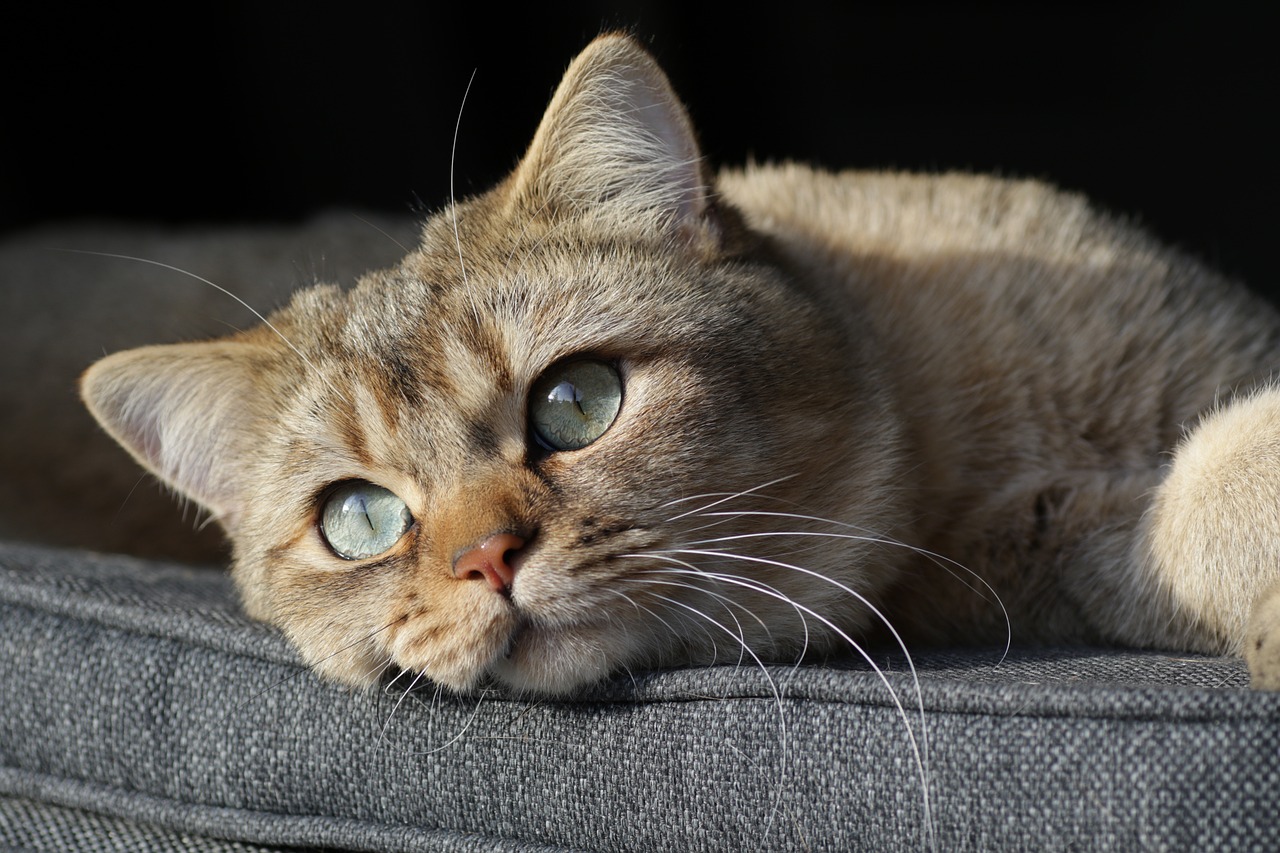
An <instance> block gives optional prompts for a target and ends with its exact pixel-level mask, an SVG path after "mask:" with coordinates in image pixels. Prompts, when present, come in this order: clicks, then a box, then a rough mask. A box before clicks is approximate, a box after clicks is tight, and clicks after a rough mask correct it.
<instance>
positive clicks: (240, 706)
mask: <svg viewBox="0 0 1280 853" xmlns="http://www.w3.org/2000/svg"><path fill="white" fill-rule="evenodd" d="M407 618H408V616H401V617H400V618H398V619H393V620H391V621H390V622H388V623H387V624H385V625H383V626H382V627H381V628H378V629H376V630H374V631H370V632H369V633H368V634H366V635H365V636H363V637H360V638H358V639H355V640H352V641H351V642H350V643H347V644H346V645H345V646H342V647H341V648H339V649H338V650H337V651H335V652H333V653H331V654H328V655H325V656H324V657H322V658H321V659H320V660H318V661H316V662H315V663H309V664H304V665H303V667H302V668H301V669H300V670H298V671H297V672H293V673H290V674H289V675H287V676H285V677H284V678H281V679H280V680H279V681H276V682H275V683H273V684H271V685H269V686H267V687H264V688H263V689H261V690H259V691H258V692H257V693H254V694H253V695H252V696H250V697H249V698H248V699H245V700H244V701H243V702H241V703H240V704H238V705H236V706H234V707H233V708H232V709H231V710H230V711H228V712H227V715H225V716H229V715H230V714H232V713H235V712H237V711H240V710H243V709H244V708H245V707H246V706H248V705H249V704H250V703H251V702H253V701H255V700H257V699H259V698H261V697H263V696H265V695H266V694H268V693H270V692H271V691H272V690H275V689H276V688H277V687H279V686H280V685H282V684H288V683H289V682H290V681H293V680H294V679H295V678H298V677H300V676H301V675H302V674H303V673H306V672H313V671H314V670H315V669H316V667H318V666H320V664H322V663H324V662H325V661H329V660H333V659H334V658H336V657H337V656H338V655H340V654H342V653H344V652H348V651H350V650H351V649H354V648H355V647H356V646H359V645H360V644H361V643H367V642H368V641H369V640H371V639H373V638H374V637H376V636H378V635H379V634H381V633H382V632H383V631H386V630H387V629H389V628H391V627H393V626H394V625H397V624H399V623H401V622H403V621H404V620H405V619H407ZM384 668H385V667H384Z"/></svg>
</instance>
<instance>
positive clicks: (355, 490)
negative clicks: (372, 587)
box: [320, 480, 413, 560]
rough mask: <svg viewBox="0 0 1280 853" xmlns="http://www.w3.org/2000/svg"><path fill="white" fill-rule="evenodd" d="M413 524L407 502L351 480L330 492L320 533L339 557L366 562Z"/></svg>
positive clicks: (374, 487) (372, 486)
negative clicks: (364, 560)
mask: <svg viewBox="0 0 1280 853" xmlns="http://www.w3.org/2000/svg"><path fill="white" fill-rule="evenodd" d="M412 524H413V516H412V515H410V514H409V507H407V506H405V503H404V501H402V500H400V498H398V497H396V496H395V495H394V494H392V493H391V492H389V491H387V490H386V489H384V488H382V487H381V486H375V485H374V484H373V483H366V482H364V481H363V480H352V481H350V482H347V483H343V484H341V485H339V486H338V487H337V488H335V489H333V490H332V491H331V492H329V495H328V497H327V498H325V502H324V507H323V508H322V509H321V511H320V533H321V535H323V536H324V539H325V542H327V543H329V547H330V548H332V549H333V552H334V553H335V554H337V555H338V556H339V557H342V558H344V559H347V560H363V559H366V558H368V557H376V556H378V555H379V554H382V553H384V552H386V551H389V550H390V549H391V546H392V545H394V544H396V543H397V542H399V541H400V537H401V536H403V535H404V532H405V531H406V530H408V529H409V527H410V526H411V525H412Z"/></svg>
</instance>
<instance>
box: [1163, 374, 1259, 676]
mask: <svg viewBox="0 0 1280 853" xmlns="http://www.w3.org/2000/svg"><path fill="white" fill-rule="evenodd" d="M1144 527H1145V531H1144V532H1145V536H1144V537H1143V538H1144V540H1145V543H1144V545H1145V550H1146V552H1147V553H1146V555H1145V557H1146V559H1147V560H1148V561H1149V562H1148V564H1147V566H1146V567H1145V569H1146V571H1147V572H1149V573H1150V578H1151V580H1153V581H1154V582H1155V583H1156V585H1157V586H1158V587H1159V588H1160V589H1161V592H1162V593H1163V594H1167V596H1168V599H1167V603H1168V605H1170V606H1171V618H1172V620H1173V624H1172V625H1171V626H1170V627H1171V628H1172V629H1173V630H1174V631H1175V632H1180V630H1187V631H1189V632H1190V633H1189V635H1188V636H1189V637H1190V638H1192V639H1194V640H1196V641H1197V643H1196V644H1198V645H1201V647H1202V648H1204V649H1205V650H1216V649H1220V650H1222V651H1229V652H1233V653H1237V654H1239V653H1243V654H1244V655H1245V657H1246V659H1247V660H1248V662H1249V669H1250V672H1251V674H1252V676H1253V681H1254V685H1255V686H1258V687H1265V688H1268V689H1276V688H1280V585H1278V584H1280V389H1276V388H1266V389H1263V390H1259V391H1257V392H1254V393H1252V394H1250V395H1248V396H1243V397H1240V398H1237V399H1236V400H1234V401H1233V402H1231V403H1230V404H1227V405H1225V406H1223V407H1222V408H1220V409H1218V410H1216V411H1214V412H1213V413H1211V414H1209V415H1207V416H1206V417H1205V418H1204V419H1203V420H1202V421H1201V423H1200V424H1199V425H1197V426H1196V428H1195V429H1194V430H1193V431H1192V432H1191V433H1190V434H1189V435H1188V436H1187V438H1186V440H1185V441H1184V442H1183V443H1182V444H1181V445H1180V446H1179V447H1178V449H1177V451H1176V453H1175V455H1174V460H1173V465H1172V467H1171V469H1170V470H1169V472H1168V474H1167V476H1166V477H1165V479H1164V481H1163V482H1162V483H1161V485H1160V487H1159V488H1158V490H1157V492H1156V495H1155V500H1154V503H1153V505H1152V508H1151V513H1150V515H1149V516H1148V518H1147V519H1146V520H1145V524H1144ZM1162 597H1163V596H1162Z"/></svg>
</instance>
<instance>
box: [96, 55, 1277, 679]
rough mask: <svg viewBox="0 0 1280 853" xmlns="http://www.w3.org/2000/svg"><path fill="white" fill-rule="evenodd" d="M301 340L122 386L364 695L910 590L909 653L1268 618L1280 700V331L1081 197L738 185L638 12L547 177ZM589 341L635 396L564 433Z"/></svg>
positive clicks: (628, 652) (780, 626) (836, 624)
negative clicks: (534, 426)
mask: <svg viewBox="0 0 1280 853" xmlns="http://www.w3.org/2000/svg"><path fill="white" fill-rule="evenodd" d="M271 322H272V324H273V326H274V327H275V329H274V330H272V329H266V328H261V329H257V330H254V331H251V332H248V333H245V334H243V335H240V336H237V337H234V338H231V339H228V340H225V341H218V342H212V343H207V344H190V345H183V346H177V347H166V348H158V349H151V350H148V349H144V350H139V351H135V352H131V353H123V354H118V355H115V356H111V357H108V358H107V359H104V360H103V361H102V362H100V363H99V364H97V365H95V366H94V367H93V368H91V369H90V371H89V372H88V374H87V375H86V377H85V380H84V395H85V398H86V400H87V402H88V403H89V406H90V407H91V408H92V409H93V411H94V412H95V414H97V415H98V417H99V418H100V419H101V420H102V421H103V423H104V425H105V426H106V427H107V429H108V430H109V431H110V432H111V434H112V435H114V436H115V437H116V438H117V439H118V440H120V441H121V442H122V443H123V444H125V445H126V446H127V447H129V448H130V450H131V451H132V452H133V453H134V454H135V455H136V456H137V458H138V459H139V461H140V462H142V464H143V465H145V466H147V467H148V468H149V469H150V470H152V471H153V472H155V473H156V474H157V475H158V476H160V477H161V478H162V479H164V480H165V481H166V482H168V483H170V484H171V485H173V486H174V487H175V488H177V489H178V490H180V491H182V492H183V493H184V494H187V495H189V496H191V497H192V498H193V499H195V500H197V501H199V502H201V503H202V504H204V505H205V506H207V507H209V508H210V509H211V510H212V511H213V512H214V513H215V515H216V516H217V517H218V518H219V520H220V521H221V522H222V523H223V524H224V526H225V527H226V529H227V531H228V533H229V534H230V537H231V539H232V541H233V543H234V549H235V568H234V573H235V577H236V580H237V582H238V584H239V586H240V588H241V590H242V591H243V594H244V597H245V601H246V605H247V607H248V609H249V610H250V612H251V613H252V614H254V615H255V616H257V617H258V618H261V619H265V620H268V621H271V622H274V623H276V624H278V625H280V626H281V627H282V628H283V629H284V630H285V632H286V633H287V634H288V635H289V636H290V637H291V638H292V640H293V641H294V642H295V643H296V644H297V645H298V647H299V649H300V650H301V652H302V654H303V656H304V657H305V658H306V660H307V661H308V662H310V663H312V664H314V665H315V666H316V668H317V669H318V670H320V671H321V672H323V673H324V674H326V675H329V676H331V677H334V678H338V679H341V680H343V681H346V682H348V683H352V684H368V683H370V682H371V681H372V680H373V679H374V678H375V677H376V676H377V675H378V673H379V672H380V671H381V669H382V668H384V667H386V666H391V667H393V668H395V669H403V670H407V671H410V672H413V673H420V674H422V675H424V676H426V677H429V678H431V679H433V680H435V681H437V682H439V683H442V684H444V685H446V686H448V687H451V688H454V689H459V690H465V689H469V688H471V687H474V686H476V685H478V684H480V683H482V682H483V681H485V680H486V679H497V680H499V681H501V682H503V683H506V684H508V685H510V686H512V687H515V688H517V689H522V690H528V691H532V692H541V693H562V692H566V691H569V690H571V689H573V688H575V687H576V686H578V685H581V684H583V683H586V682H589V681H592V680H595V679H597V678H600V677H603V676H605V675H608V674H609V673H611V672H614V671H617V670H619V669H625V668H636V667H651V666H661V665H670V664H688V663H707V662H712V661H733V660H738V659H741V658H743V657H744V656H745V657H748V658H749V657H750V656H758V657H759V658H760V659H774V660H779V659H781V660H787V659H793V658H794V657H795V656H796V655H798V654H801V653H804V652H806V651H808V652H811V653H815V652H816V653H822V652H840V651H841V650H847V644H848V642H849V641H850V640H853V641H858V640H860V639H864V638H865V637H866V636H867V635H868V634H869V633H874V632H877V631H881V632H882V631H884V630H886V629H885V626H884V624H883V623H882V622H881V620H880V617H879V615H878V613H879V612H884V613H885V614H886V615H887V616H888V619H889V621H890V622H891V623H892V625H893V626H894V627H895V628H897V629H898V630H900V631H902V632H903V633H904V634H905V635H906V636H907V638H908V642H909V643H918V642H924V641H929V642H987V641H992V640H999V639H1003V637H1004V633H1005V631H1006V630H1007V629H1010V628H1011V629H1012V631H1013V633H1014V635H1015V639H1017V640H1020V641H1028V642H1033V641H1051V642H1075V641H1094V642H1119V643H1128V644H1134V645H1139V646H1159V647H1166V648H1182V649H1191V650H1199V651H1208V652H1234V653H1239V652H1241V651H1242V647H1243V642H1244V638H1245V637H1246V635H1248V636H1249V637H1250V639H1251V642H1252V643H1253V644H1254V646H1255V647H1256V651H1255V652H1250V654H1251V662H1253V665H1254V669H1255V680H1256V682H1257V683H1258V684H1260V685H1263V686H1273V685H1274V684H1276V683H1280V677H1274V676H1273V675H1271V674H1269V673H1274V672H1280V664H1278V663H1276V661H1280V652H1278V651H1275V648H1280V642H1277V641H1276V640H1275V637H1274V634H1275V630H1274V626H1275V625H1276V624H1280V618H1277V617H1276V615H1275V613H1276V612H1277V610H1280V605H1276V604H1270V605H1259V608H1258V610H1257V611H1256V612H1255V615H1254V616H1253V617H1252V619H1253V621H1252V623H1250V621H1249V620H1250V616H1249V613H1250V608H1251V607H1253V604H1254V602H1255V601H1260V600H1262V599H1263V595H1264V592H1265V591H1266V590H1267V589H1268V588H1270V587H1272V586H1273V584H1275V583H1276V581H1277V580H1278V579H1280V566H1278V565H1277V558H1278V557H1280V520H1278V518H1277V506H1278V504H1277V497H1280V495H1278V494H1277V490H1278V488H1280V459H1278V458H1277V452H1278V451H1280V417H1277V415H1280V391H1277V390H1272V389H1271V386H1270V385H1269V384H1268V378H1269V376H1270V373H1271V371H1272V369H1273V368H1274V366H1275V365H1276V364H1277V362H1278V361H1280V337H1278V335H1277V329H1280V324H1278V323H1277V318H1276V317H1275V316H1274V315H1273V314H1272V312H1271V311H1270V310H1269V309H1267V308H1265V307H1263V306H1262V305H1260V304H1259V303H1258V302H1257V301H1256V300H1254V299H1252V298H1251V297H1250V296H1248V295H1247V294H1246V293H1244V292H1243V291H1242V290H1241V289H1239V288H1237V287H1235V286H1233V285H1230V284H1228V283H1226V282H1224V281H1222V280H1221V279H1220V278H1218V277H1217V276H1215V275H1213V274H1212V273H1210V272H1208V271H1206V270H1204V269H1202V268H1201V267H1199V266H1198V265H1196V264H1195V263H1193V262H1192V261H1190V260H1189V259H1187V258H1184V257H1181V256H1179V255H1178V254H1176V253H1174V252H1170V251H1168V250H1166V249H1163V248H1161V247H1158V246H1156V245H1155V244H1154V243H1152V242H1151V241H1150V240H1148V239H1147V238H1146V237H1145V236H1143V235H1142V234H1140V233H1138V232H1136V231H1134V230H1132V229H1130V228H1128V227H1126V226H1124V225H1123V224H1121V223H1117V222H1114V221H1110V220H1108V219H1106V218H1104V217H1101V216H1099V215H1098V214H1096V213H1094V212H1093V211H1091V210H1090V208H1089V207H1088V205H1087V204H1086V203H1085V202H1084V201H1083V200H1081V199H1079V198H1077V197H1074V196H1069V195H1064V194H1061V193H1057V192H1055V191H1053V190H1051V189H1049V188H1047V187H1045V186H1043V185H1040V184H1036V183H1032V182H1018V181H1001V180H996V179H993V178H983V177H974V176H966V175H943V176H916V175H894V174H861V173H841V174H830V173H824V172H819V171H815V170H812V169H809V168H806V167H803V166H797V165H782V166H769V167H754V168H751V169H748V170H746V171H730V172H726V173H724V174H722V175H721V176H720V177H719V178H718V179H717V180H714V181H713V180H712V179H711V177H710V175H709V173H708V172H707V170H706V168H705V166H704V165H703V163H702V160H701V159H700V155H699V153H698V148H697V145H696V142H695V139H694V136H693V132H692V128H691V125H690V123H689V120H688V117H687V116H686V114H685V111H684V109H683V107H682V106H681V105H680V103H679V101H678V100H677V99H676V97H675V95H674V94H673V93H672V92H671V90H670V87H669V85H668V84H667V81H666V79H665V77H664V76H663V75H662V73H661V71H660V70H659V69H658V68H657V67H656V66H655V65H654V63H653V61H652V60H651V59H650V58H649V57H648V55H647V54H645V53H644V51H643V50H641V49H640V48H639V47H637V46H636V45H635V44H634V43H633V42H631V41H630V40H629V39H627V38H625V37H621V36H607V37H603V38H601V39H599V40H597V41H596V42H594V43H593V44H592V45H591V46H590V47H589V48H588V49H587V50H586V51H585V52H584V54H583V55H582V56H580V57H579V58H578V59H577V60H576V61H575V62H574V64H573V65H572V66H571V67H570V69H569V71H568V72H567V74H566V77H565V80H564V82H563V83H562V85H561V87H560V89H559V90H558V92H557V93H556V95H555V97H554V98H553V100H552V102H551V105H550V107H549V108H548V111H547V114H546V116H545V118H544V120H543V123H542V125H541V127H540V128H539V130H538V132H537V134H536V136H535V138H534V141H533V143H532V145H531V147H530V150H529V153H528V154H527V155H526V157H525V159H524V160H523V161H522V163H521V164H520V165H519V166H518V167H517V168H516V170H515V172H514V173H513V175H512V176H511V178H510V179H508V180H507V181H506V182H505V183H504V184H502V185H501V186H499V187H498V188H496V189H495V190H493V191H492V192H491V193H489V194H486V195H483V196H479V197H477V198H475V199H471V200H468V201H465V202H461V203H459V204H457V205H454V206H451V207H450V208H448V209H446V210H445V211H443V212H442V213H440V214H439V215H437V216H435V217H433V218H432V219H430V220H429V221H427V222H426V223H425V226H424V229H423V240H422V244H421V246H420V248H419V249H418V250H417V251H415V252H413V253H411V254H410V255H409V256H408V257H407V258H405V259H404V261H403V262H402V263H401V264H400V266H398V267H396V268H393V269H389V270H386V271H382V272H376V273H371V274H369V275H368V276H366V277H365V278H364V279H363V280H362V282H361V283H360V285H359V286H358V287H356V288H354V289H352V290H350V291H339V290H337V289H334V288H324V287H321V288H315V289H312V290H309V291H305V292H302V293H300V294H298V295H297V296H296V297H295V299H294V300H293V302H292V303H291V304H290V305H289V306H288V307H287V308H285V309H283V310H282V311H280V312H278V313H277V314H275V315H273V316H272V318H271ZM579 357H591V358H598V359H604V360H606V361H608V362H610V363H613V364H616V365H617V367H618V370H619V373H620V375H621V377H622V381H623V383H624V392H623V402H622V406H621V409H620V411H619V414H618V416H617V419H616V420H615V421H614V423H613V424H612V425H611V426H610V427H609V428H608V430H607V431H606V432H605V433H604V434H603V435H601V436H600V437H599V438H598V439H597V440H595V441H594V442H593V443H590V444H588V445H587V446H585V447H582V448H580V449H576V450H567V451H561V452H549V451H546V450H543V449H541V448H540V447H539V446H538V445H537V444H536V442H534V441H533V439H532V438H531V435H530V427H529V423H528V412H529V400H528V394H529V388H530V387H531V386H532V385H533V384H534V383H535V382H536V381H537V379H538V378H539V377H540V376H541V375H542V374H543V373H544V371H546V370H547V369H548V368H549V367H551V366H552V365H555V364H557V363H559V362H562V361H564V360H566V359H570V358H579ZM1202 418H1203V422H1201V419H1202ZM1184 433H1185V437H1184ZM353 479H355V480H367V481H369V482H372V483H376V484H378V485H379V486H382V487H384V488H386V489H389V490H391V491H392V492H394V493H395V494H396V495H398V496H399V497H400V498H401V499H402V500H403V501H404V502H405V504H406V505H407V506H408V509H409V512H410V513H411V515H412V517H413V519H414V523H413V525H412V527H411V528H410V529H409V531H408V532H407V533H405V534H404V536H403V537H402V538H401V539H400V540H399V541H398V542H397V543H396V544H395V545H394V547H392V548H391V550H390V551H388V552H387V553H385V554H382V555H379V556H377V557H374V558H371V559H368V560H351V561H348V560H343V559H341V558H339V557H338V556H336V555H335V554H334V553H333V552H331V551H330V549H329V548H328V547H327V546H326V545H325V542H324V540H323V538H322V536H321V533H320V531H319V527H318V519H319V516H320V513H321V509H322V505H323V501H324V499H325V495H326V494H327V490H328V488H329V487H330V486H331V485H332V484H335V483H341V482H344V481H348V480H353ZM496 534H509V535H511V536H515V537H519V539H520V540H523V541H525V542H526V544H525V545H524V546H523V547H520V548H518V549H515V550H514V551H513V552H512V553H511V554H509V555H507V556H505V557H503V559H509V560H510V562H511V568H512V570H513V571H514V578H515V580H514V582H513V583H512V585H511V588H510V590H509V595H503V594H500V593H498V592H495V590H494V589H493V587H492V586H491V585H490V584H488V583H477V582H475V580H474V579H473V578H472V577H469V576H466V575H465V574H464V575H462V576H457V575H455V572H454V569H453V567H454V563H455V561H457V560H458V559H459V556H460V555H461V554H466V553H469V552H471V551H472V550H473V549H477V548H479V547H480V545H481V543H483V542H484V541H486V539H488V538H489V537H491V536H494V535H496ZM997 598H998V599H999V601H1000V602H1003V605H1004V609H1003V610H1002V609H1001V606H1000V604H998V603H997V601H996V599H997ZM1268 600H1269V601H1277V600H1280V597H1273V598H1272V599H1268ZM1006 612H1007V615H1008V622H1007V623H1006V621H1005V619H1006V617H1005V613H1006ZM1250 625H1252V626H1253V627H1252V628H1251V627H1250ZM1260 626H1261V627H1260ZM1250 631H1252V632H1253V633H1249V632H1250ZM1255 635H1257V636H1256V637H1255ZM1268 644H1271V645H1268ZM1259 661H1261V663H1259Z"/></svg>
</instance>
